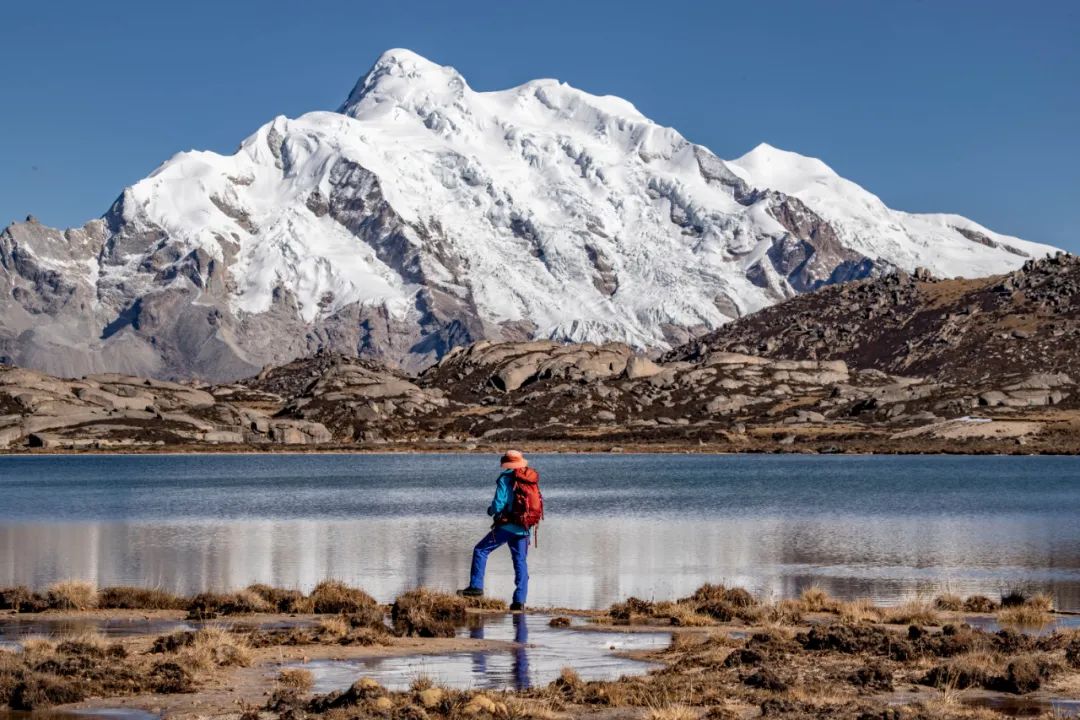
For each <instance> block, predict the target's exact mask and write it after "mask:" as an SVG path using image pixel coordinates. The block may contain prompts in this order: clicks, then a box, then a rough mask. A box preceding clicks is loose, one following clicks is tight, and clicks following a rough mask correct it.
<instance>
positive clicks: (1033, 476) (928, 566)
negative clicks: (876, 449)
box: [0, 455, 1080, 610]
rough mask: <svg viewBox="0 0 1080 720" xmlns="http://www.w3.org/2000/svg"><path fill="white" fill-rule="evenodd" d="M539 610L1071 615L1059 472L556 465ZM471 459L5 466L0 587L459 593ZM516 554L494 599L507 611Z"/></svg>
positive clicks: (482, 521)
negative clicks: (1041, 602)
mask: <svg viewBox="0 0 1080 720" xmlns="http://www.w3.org/2000/svg"><path fill="white" fill-rule="evenodd" d="M534 463H535V464H536V465H537V466H538V467H539V468H540V469H541V473H542V477H543V480H542V482H543V485H544V492H545V499H546V501H547V505H548V511H549V513H548V514H549V517H548V520H547V521H546V522H545V523H544V524H543V525H542V529H541V533H540V539H539V547H537V548H533V549H531V550H530V558H529V559H530V570H531V572H530V575H531V576H532V582H531V596H530V598H529V602H530V604H531V605H533V606H541V605H558V606H573V607H582V608H589V607H604V606H607V605H608V604H610V603H611V602H613V601H616V600H619V599H621V598H624V597H626V596H627V595H637V596H640V597H645V598H658V599H659V598H669V597H674V596H679V595H685V594H688V593H690V592H691V591H693V589H694V588H695V587H697V586H698V585H700V584H702V583H704V582H725V583H728V584H732V585H743V586H745V587H747V588H749V589H751V590H752V591H754V592H757V593H760V594H762V595H763V596H765V597H775V598H778V597H782V596H791V595H795V594H797V593H798V592H799V591H800V590H801V589H802V588H804V587H806V586H807V585H809V584H811V583H816V584H819V585H821V586H823V587H824V588H826V589H827V590H829V591H830V592H832V593H834V594H836V595H840V596H845V597H858V596H866V597H870V598H873V599H874V600H876V601H878V602H895V601H897V600H899V599H901V598H904V597H910V596H912V595H915V594H920V593H933V592H937V591H940V590H944V589H947V590H949V591H950V592H954V593H959V594H969V593H974V592H980V593H985V594H988V595H994V594H996V593H998V592H999V591H1001V590H1003V589H1005V588H1008V587H1012V586H1015V585H1018V584H1025V585H1031V586H1036V587H1038V588H1041V589H1046V590H1049V591H1051V592H1052V593H1054V595H1055V596H1056V599H1057V602H1058V605H1059V607H1060V608H1062V609H1070V610H1080V523H1077V522H1076V518H1077V517H1078V516H1080V514H1078V511H1080V465H1078V464H1077V463H1076V462H1075V461H1074V460H1073V459H1072V458H1007V457H1006V458H993V457H991V458H971V457H914V458H906V457H828V458H826V457H813V456H783V457H772V456H767V457H761V456H685V455H623V456H619V455H615V456H612V455H549V456H538V457H535V458H534ZM493 465H494V460H493V458H490V457H486V456H415V455H413V456H405V455H402V456H394V455H380V456H370V455H366V456H348V455H321V456H307V455H305V456H289V455H279V456H264V455H260V456H153V457H116V456H113V457H101V456H96V457H31V458H18V457H15V458H0V493H2V495H0V497H3V498H4V501H5V502H4V503H3V504H2V505H0V585H10V584H26V585H31V586H34V587H41V586H44V585H47V584H48V583H50V582H53V581H55V580H58V579H68V578H84V579H88V580H92V581H95V582H96V583H97V584H98V585H99V586H106V585H118V584H138V585H152V586H156V587H161V588H164V589H167V590H172V591H174V592H181V593H193V592H197V591H200V590H204V589H227V588H235V587H240V586H244V585H247V584H249V583H252V582H265V583H270V584H274V585H280V586H284V587H298V588H302V589H308V588H310V587H312V586H313V585H314V584H315V583H317V582H318V581H320V580H322V579H325V578H327V577H335V578H340V579H342V580H345V581H347V582H350V583H354V584H357V585H360V586H362V587H364V588H365V589H367V590H368V591H369V592H371V593H372V594H374V595H375V596H376V597H377V598H379V599H380V600H389V599H391V598H392V597H393V596H394V595H395V594H397V593H398V592H400V591H402V590H403V589H407V588H411V587H415V586H417V585H430V586H433V587H438V588H454V587H458V586H461V585H462V584H464V582H465V580H466V577H467V574H468V563H469V552H470V550H471V547H472V545H473V544H474V543H475V541H476V540H477V539H478V538H479V537H480V536H481V535H482V534H483V533H484V532H485V530H486V529H487V519H486V517H485V516H484V514H483V511H484V508H485V507H486V505H487V503H488V502H489V500H490V493H491V490H492V489H493V486H494V474H495V472H496V470H495V469H494V468H493ZM511 586H512V569H511V567H510V560H509V555H508V554H507V553H505V552H500V553H497V554H496V555H495V556H493V557H492V560H491V562H490V563H489V584H488V591H489V594H493V595H496V596H499V597H503V596H506V597H508V596H509V593H510V590H511Z"/></svg>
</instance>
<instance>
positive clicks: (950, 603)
mask: <svg viewBox="0 0 1080 720" xmlns="http://www.w3.org/2000/svg"><path fill="white" fill-rule="evenodd" d="M934 607H935V608H936V609H938V610H942V611H945V612H960V611H961V610H963V609H964V599H963V598H962V597H960V596H959V595H955V594H953V593H943V594H941V595H938V596H937V597H936V598H934Z"/></svg>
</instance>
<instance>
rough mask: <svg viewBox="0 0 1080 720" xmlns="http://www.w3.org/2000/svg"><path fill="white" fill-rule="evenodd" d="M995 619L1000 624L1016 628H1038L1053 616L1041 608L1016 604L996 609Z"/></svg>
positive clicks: (1050, 620) (1048, 621)
mask: <svg viewBox="0 0 1080 720" xmlns="http://www.w3.org/2000/svg"><path fill="white" fill-rule="evenodd" d="M997 621H998V623H1000V624H1001V625H1005V626H1011V627H1018V628H1040V627H1042V626H1044V625H1049V624H1050V623H1051V622H1053V621H1054V616H1053V615H1052V614H1051V613H1049V612H1047V611H1046V610H1043V609H1042V608H1039V607H1035V606H1032V605H1017V606H1015V607H1007V608H1003V609H1001V610H999V611H998V613H997Z"/></svg>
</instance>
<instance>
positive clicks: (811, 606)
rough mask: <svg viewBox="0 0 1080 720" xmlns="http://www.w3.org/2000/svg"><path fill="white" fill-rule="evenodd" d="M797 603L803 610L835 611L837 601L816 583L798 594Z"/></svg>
mask: <svg viewBox="0 0 1080 720" xmlns="http://www.w3.org/2000/svg"><path fill="white" fill-rule="evenodd" d="M799 604H800V605H801V607H802V610H803V611H804V612H835V611H836V607H837V602H836V600H834V599H833V598H832V597H831V596H830V595H829V593H827V592H825V590H824V589H823V588H821V587H818V586H817V585H811V586H810V587H808V588H806V589H805V590H803V591H802V593H800V594H799Z"/></svg>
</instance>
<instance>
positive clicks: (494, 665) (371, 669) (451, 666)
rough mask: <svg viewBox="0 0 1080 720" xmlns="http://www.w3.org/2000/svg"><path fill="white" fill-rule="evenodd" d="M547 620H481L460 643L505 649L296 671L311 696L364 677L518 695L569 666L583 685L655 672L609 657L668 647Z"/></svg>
mask: <svg viewBox="0 0 1080 720" xmlns="http://www.w3.org/2000/svg"><path fill="white" fill-rule="evenodd" d="M550 619H551V617H550V616H546V615H496V616H480V617H478V618H477V621H476V622H477V624H476V625H475V626H474V627H471V628H464V629H463V630H461V631H460V632H459V633H458V636H459V637H467V638H477V639H483V640H505V641H510V642H516V643H519V644H520V645H519V647H516V648H514V649H512V650H488V651H485V652H460V653H447V654H442V655H409V656H401V657H386V658H369V659H365V660H348V661H340V660H336V661H335V660H325V661H323V660H317V661H314V662H310V663H307V664H305V665H296V666H294V667H303V668H306V669H307V670H310V671H311V673H312V675H313V676H314V679H315V688H314V691H315V692H319V693H326V692H331V691H334V690H344V689H345V688H347V687H349V686H350V685H352V684H353V683H354V682H356V681H357V680H358V679H360V678H362V677H370V678H373V679H375V680H376V681H378V682H379V684H381V685H383V686H384V687H386V688H388V689H391V690H404V689H407V688H408V687H409V685H410V684H412V682H413V681H414V680H416V679H417V678H418V677H421V676H426V677H429V678H431V679H432V680H433V681H434V682H435V683H436V684H437V685H443V686H446V687H453V688H459V689H483V690H505V689H513V690H525V689H528V688H531V687H541V686H544V685H547V684H548V683H550V682H551V681H552V680H554V679H555V678H557V677H558V676H559V673H560V672H561V671H562V669H563V668H564V667H568V666H569V667H573V668H574V670H575V671H577V673H578V675H580V676H581V678H582V679H584V680H611V679H616V678H618V677H620V676H622V675H640V674H644V673H646V672H648V671H649V670H653V669H655V668H658V667H660V665H658V664H656V663H650V662H644V661H641V660H630V659H628V658H624V657H619V656H618V655H617V654H616V653H620V652H628V651H632V650H658V649H662V648H666V647H667V646H668V645H669V644H670V642H671V634H670V633H660V632H649V633H621V632H609V631H603V630H575V629H573V628H552V627H549V626H548V621H549V620H550Z"/></svg>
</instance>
